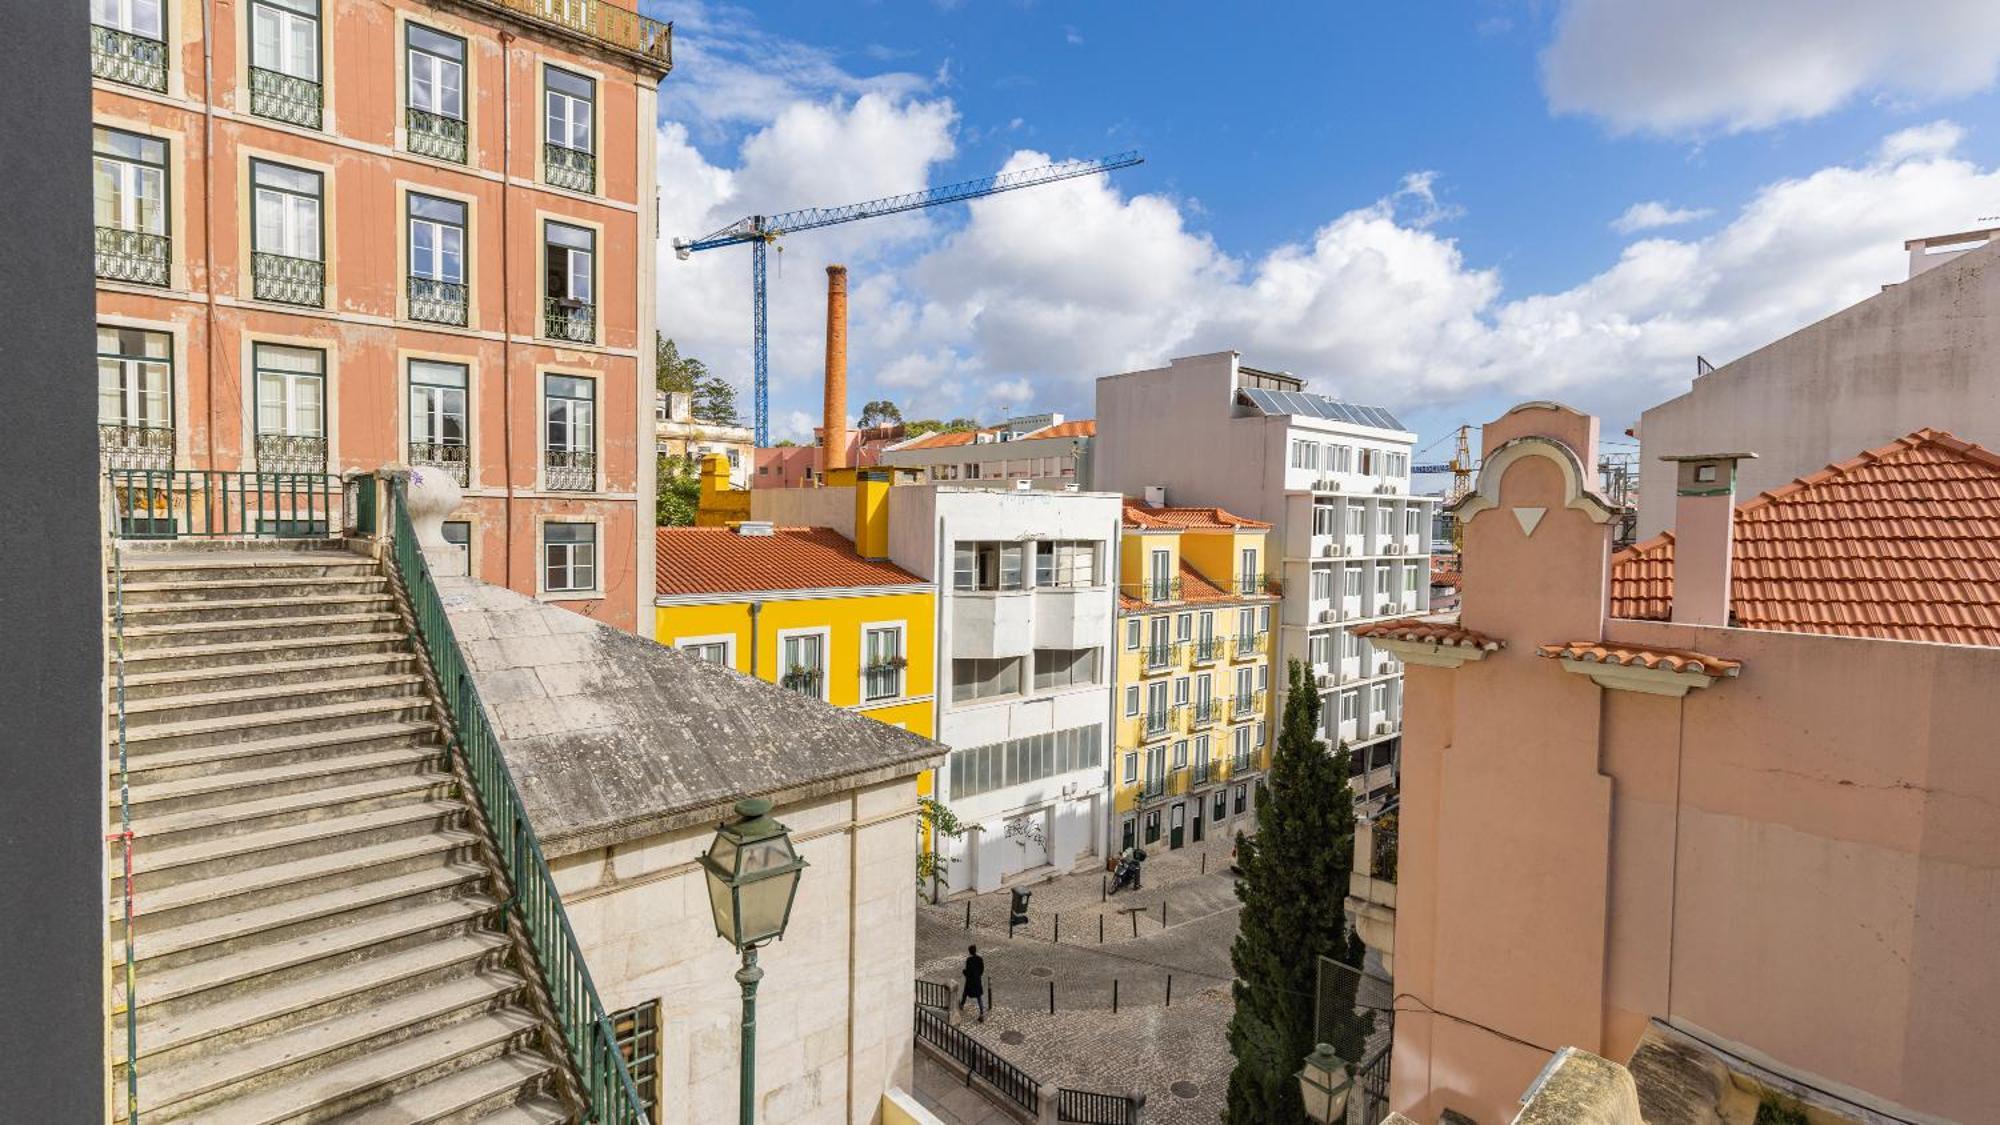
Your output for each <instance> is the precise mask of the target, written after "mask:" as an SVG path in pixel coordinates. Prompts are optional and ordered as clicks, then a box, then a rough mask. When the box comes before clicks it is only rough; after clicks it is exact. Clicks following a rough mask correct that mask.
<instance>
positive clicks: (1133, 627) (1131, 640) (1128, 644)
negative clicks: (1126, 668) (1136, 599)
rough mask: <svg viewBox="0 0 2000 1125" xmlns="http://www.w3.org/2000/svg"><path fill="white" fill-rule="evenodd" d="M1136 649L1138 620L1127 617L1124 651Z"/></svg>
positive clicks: (1137, 643) (1137, 645) (1137, 644)
mask: <svg viewBox="0 0 2000 1125" xmlns="http://www.w3.org/2000/svg"><path fill="white" fill-rule="evenodd" d="M1138 647H1139V619H1138V618H1136V617H1128V618H1126V619H1125V649H1126V651H1128V652H1130V651H1133V650H1135V649H1137V648H1138Z"/></svg>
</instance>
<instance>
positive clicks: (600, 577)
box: [535, 519, 604, 598]
mask: <svg viewBox="0 0 2000 1125" xmlns="http://www.w3.org/2000/svg"><path fill="white" fill-rule="evenodd" d="M551 524H559V525H562V526H565V527H588V528H590V529H591V533H590V543H589V547H590V559H589V561H588V562H587V563H585V564H583V565H586V566H588V567H589V568H590V585H588V586H551V585H549V560H550V554H549V549H550V548H551V547H567V548H569V551H568V556H569V557H568V558H567V560H566V563H565V565H566V567H567V569H568V571H569V573H570V577H571V578H572V579H574V577H575V572H576V570H577V568H578V564H577V561H576V548H577V547H580V546H583V544H579V543H550V542H549V526H550V525H551ZM603 545H604V525H603V523H602V521H599V520H589V519H577V520H567V519H545V520H542V521H540V522H539V523H538V524H537V525H536V528H535V583H536V585H538V586H540V587H541V591H542V593H544V594H547V595H549V596H550V597H553V598H596V597H603V596H604V566H603V563H602V559H601V549H602V547H603Z"/></svg>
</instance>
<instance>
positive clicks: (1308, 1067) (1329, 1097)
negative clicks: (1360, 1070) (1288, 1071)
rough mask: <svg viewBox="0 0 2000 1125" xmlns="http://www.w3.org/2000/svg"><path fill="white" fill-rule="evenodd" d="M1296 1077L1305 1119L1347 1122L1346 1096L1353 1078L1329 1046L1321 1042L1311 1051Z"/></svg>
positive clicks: (1345, 1065)
mask: <svg viewBox="0 0 2000 1125" xmlns="http://www.w3.org/2000/svg"><path fill="white" fill-rule="evenodd" d="M1298 1077H1299V1094H1300V1095H1301V1096H1302V1097H1303V1098H1304V1099H1305V1103H1306V1116H1307V1117H1310V1118H1312V1119H1313V1120H1314V1121H1320V1122H1333V1121H1344V1120H1346V1118H1347V1095H1348V1092H1349V1091H1350V1090H1352V1089H1353V1088H1354V1078H1353V1076H1352V1075H1350V1074H1349V1073H1348V1072H1347V1064H1346V1063H1345V1062H1343V1061H1342V1060H1341V1058H1340V1056H1339V1055H1336V1054H1334V1053H1333V1048H1332V1047H1329V1046H1327V1045H1326V1044H1325V1043H1321V1044H1320V1045H1319V1046H1317V1047H1315V1048H1313V1053H1312V1054H1310V1055H1307V1056H1306V1062H1305V1065H1304V1066H1303V1067H1301V1068H1299V1076H1298Z"/></svg>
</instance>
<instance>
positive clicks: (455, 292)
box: [409, 192, 465, 324]
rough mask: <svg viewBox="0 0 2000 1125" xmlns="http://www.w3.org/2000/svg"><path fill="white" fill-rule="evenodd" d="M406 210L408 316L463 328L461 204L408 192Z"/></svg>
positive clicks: (463, 231)
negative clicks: (408, 249) (408, 252)
mask: <svg viewBox="0 0 2000 1125" xmlns="http://www.w3.org/2000/svg"><path fill="white" fill-rule="evenodd" d="M409 206H410V278H411V280H412V281H413V282H415V283H418V284H413V285H412V286H411V290H410V306H411V308H410V313H411V316H412V317H413V318H415V319H417V320H443V321H445V322H446V323H450V324H464V323H465V288H464V287H465V204H463V203H461V202H459V201H458V200H456V199H444V198H441V197H439V196H435V195H422V194H419V193H417V192H411V193H410V195H409ZM443 314H450V315H443Z"/></svg>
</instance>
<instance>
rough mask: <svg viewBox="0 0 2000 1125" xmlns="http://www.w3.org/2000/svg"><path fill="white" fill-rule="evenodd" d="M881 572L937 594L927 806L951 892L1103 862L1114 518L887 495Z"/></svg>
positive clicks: (999, 499)
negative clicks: (932, 801)
mask: <svg viewBox="0 0 2000 1125" xmlns="http://www.w3.org/2000/svg"><path fill="white" fill-rule="evenodd" d="M888 504H889V556H890V558H891V560H892V561H894V562H895V563H896V564H897V565H899V566H901V567H903V568H904V569H905V570H908V571H910V572H911V573H913V574H916V575H919V576H920V577H923V578H925V579H928V580H931V581H934V582H936V583H937V588H938V599H937V601H938V618H939V620H938V631H937V645H936V651H937V661H938V667H937V685H938V687H937V696H938V716H937V727H936V737H937V740H938V741H940V742H943V743H945V744H946V745H948V746H950V747H951V748H952V751H951V755H950V758H949V759H948V760H947V761H946V763H945V765H944V766H942V767H941V768H939V769H938V771H937V780H936V787H935V790H934V794H935V796H936V797H937V798H938V799H939V800H941V801H943V802H944V803H945V804H946V805H948V806H950V808H951V809H952V811H953V812H954V813H956V814H957V816H958V818H959V820H960V822H961V823H963V824H964V825H965V826H966V829H967V831H966V833H965V835H964V836H963V837H961V838H959V839H956V840H952V839H940V840H939V841H938V850H939V852H940V854H941V855H942V857H943V858H944V859H945V860H946V861H947V863H948V870H949V872H950V875H949V878H950V880H951V882H950V890H952V891H954V892H956V891H964V890H978V891H990V890H993V889H995V888H997V887H999V886H1000V885H1001V884H1002V883H1003V882H1004V881H1007V880H1010V879H1014V878H1016V877H1019V876H1023V875H1030V876H1032V875H1033V874H1034V873H1037V872H1049V873H1066V872H1068V871H1070V870H1071V869H1073V868H1074V867H1076V866H1077V865H1078V864H1080V863H1085V862H1089V863H1095V862H1100V861H1101V859H1102V857H1103V856H1104V854H1105V840H1104V832H1105V827H1104V826H1105V824H1106V818H1107V815H1108V812H1107V802H1108V801H1109V799H1110V795H1109V793H1108V791H1107V789H1106V784H1107V779H1108V777H1109V774H1108V772H1107V769H1106V763H1107V762H1108V761H1109V760H1110V754H1111V731H1110V728H1109V725H1108V724H1109V721H1110V716H1111V691H1112V687H1111V685H1112V679H1113V667H1112V660H1113V657H1114V654H1113V653H1112V651H1111V649H1110V645H1111V642H1112V635H1111V628H1112V620H1113V613H1112V611H1113V606H1114V603H1115V600H1116V597H1117V556H1116V550H1117V543H1118V531H1119V520H1120V516H1121V511H1122V504H1121V502H1120V499H1119V498H1118V497H1117V496H1111V495H1104V494H1098V493H1082V492H1077V493H1072V492H1050V491H1039V490H1037V491H1022V492H1016V491H1012V490H997V489H990V488H964V487H954V486H948V485H947V486H902V487H897V488H892V489H890V490H889V494H888Z"/></svg>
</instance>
